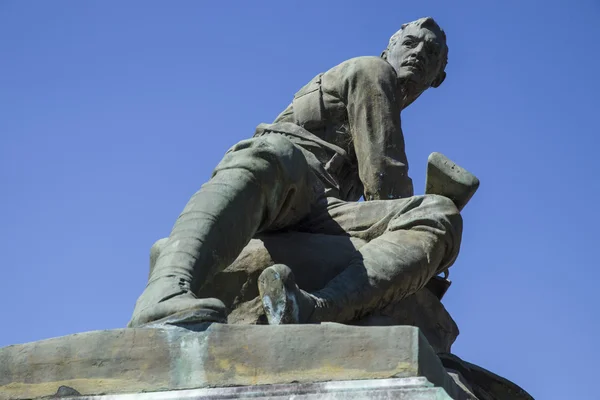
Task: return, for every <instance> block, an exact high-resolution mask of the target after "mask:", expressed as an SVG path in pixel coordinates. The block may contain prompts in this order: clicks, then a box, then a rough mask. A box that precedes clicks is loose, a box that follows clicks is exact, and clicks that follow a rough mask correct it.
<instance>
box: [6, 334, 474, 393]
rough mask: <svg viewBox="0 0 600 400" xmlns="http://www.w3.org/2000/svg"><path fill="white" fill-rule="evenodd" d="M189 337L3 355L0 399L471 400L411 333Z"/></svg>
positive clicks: (22, 348) (83, 340) (10, 350)
mask: <svg viewBox="0 0 600 400" xmlns="http://www.w3.org/2000/svg"><path fill="white" fill-rule="evenodd" d="M196 328H197V329H195V331H191V330H187V329H182V328H177V327H172V328H166V329H162V328H161V329H157V328H143V329H117V330H109V331H95V332H87V333H81V334H75V335H70V336H65V337H60V338H54V339H49V340H44V341H40V342H34V343H27V344H22V345H14V346H8V347H5V348H2V349H0V399H27V398H40V397H45V396H52V395H55V394H57V391H58V393H59V394H64V395H76V396H77V397H80V398H88V397H90V396H101V395H113V396H110V398H121V397H122V398H123V399H126V398H127V399H130V398H133V397H134V396H132V395H133V394H136V396H135V398H138V396H139V398H147V399H167V398H168V399H177V398H182V399H183V398H185V399H195V398H199V399H200V398H249V397H252V398H270V399H280V398H290V397H291V396H293V397H294V398H333V399H337V398H340V399H341V398H346V399H347V398H378V399H387V398H398V399H469V398H474V397H473V396H472V395H470V394H469V393H468V389H466V387H463V388H461V386H460V382H459V384H457V383H455V381H454V380H453V378H452V377H451V376H450V375H449V374H448V373H447V371H446V370H445V369H444V367H443V366H442V363H441V362H440V360H439V358H438V357H437V355H436V354H435V352H434V351H433V349H432V348H431V346H430V345H429V344H428V343H427V340H426V339H425V337H424V336H423V335H422V334H421V333H420V332H419V329H418V328H415V327H411V326H388V327H356V326H346V325H340V324H321V325H288V326H251V325H248V326H245V325H222V324H212V325H210V324H203V325H200V326H198V327H196ZM61 386H62V388H61V389H60V391H59V388H60V387H61ZM142 393H143V396H142ZM114 395H118V396H117V397H114Z"/></svg>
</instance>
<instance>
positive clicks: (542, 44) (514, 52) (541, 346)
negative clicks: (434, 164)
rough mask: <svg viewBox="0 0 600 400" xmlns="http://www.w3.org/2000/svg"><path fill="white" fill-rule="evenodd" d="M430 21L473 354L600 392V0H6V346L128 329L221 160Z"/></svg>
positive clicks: (2, 333)
mask: <svg viewBox="0 0 600 400" xmlns="http://www.w3.org/2000/svg"><path fill="white" fill-rule="evenodd" d="M427 15H431V16H433V17H434V18H436V20H437V21H438V22H439V23H440V25H441V26H442V27H443V28H444V29H445V31H446V33H447V35H448V44H449V47H450V54H449V64H448V68H447V72H448V77H447V79H446V81H445V82H444V84H443V85H442V86H441V87H440V88H438V89H432V90H430V91H428V92H427V93H425V94H424V95H423V96H422V97H421V98H420V99H419V100H418V101H417V102H415V103H414V104H413V105H411V106H410V107H409V108H408V109H407V110H406V111H405V112H404V113H403V129H404V134H405V139H406V146H407V153H408V157H409V161H410V166H411V176H412V178H413V180H414V182H415V190H416V192H417V193H422V192H423V187H424V181H425V166H426V159H427V156H428V154H429V153H431V152H433V151H440V152H442V153H444V154H446V155H447V156H449V157H450V158H452V159H453V160H455V161H456V162H457V163H459V164H460V165H462V166H464V167H465V168H467V169H469V170H471V171H472V172H473V173H475V174H476V175H477V176H478V177H479V178H480V179H481V187H480V189H479V192H478V193H477V194H476V196H475V197H474V198H473V199H472V201H471V203H470V204H469V205H468V206H467V208H466V209H465V210H464V213H463V215H464V220H465V230H464V236H463V246H462V250H461V255H460V257H459V259H458V261H457V263H456V264H455V266H454V267H453V268H452V270H451V279H452V280H453V285H452V287H451V289H450V290H449V292H448V294H447V295H446V297H445V298H444V303H445V306H446V308H447V309H448V310H449V312H450V313H451V314H452V316H453V317H454V319H455V320H456V321H457V323H458V325H459V327H460V330H461V334H460V336H459V338H458V340H457V342H456V344H455V346H454V348H453V351H454V353H456V354H457V355H458V356H460V357H462V358H463V359H465V360H467V361H470V362H473V363H476V364H479V365H481V366H483V367H485V368H487V369H490V370H492V371H494V372H496V373H497V374H500V375H502V376H505V377H507V378H509V379H511V380H513V381H515V382H516V383H518V384H519V385H521V386H523V387H524V388H525V389H526V390H528V391H529V392H530V393H531V394H532V395H533V396H534V397H536V398H538V399H566V398H581V399H592V398H597V397H596V396H597V390H598V389H597V385H596V379H597V377H596V375H597V371H598V367H597V360H598V359H599V358H600V352H599V351H598V346H597V342H596V339H597V337H598V329H599V328H600V326H599V325H600V323H599V313H598V306H599V305H600V304H599V301H598V293H597V288H598V279H599V278H598V273H597V268H598V264H599V262H598V259H599V257H598V253H596V250H598V249H599V248H600V246H599V244H598V243H599V242H598V227H599V226H600V206H599V205H598V198H600V179H598V177H597V175H596V174H597V173H598V171H599V168H598V165H597V162H598V161H597V159H598V154H599V153H598V148H599V147H600V140H599V139H598V133H599V131H600V128H599V122H600V121H599V118H598V108H599V107H598V106H599V105H600V102H599V101H598V93H600V79H599V77H598V71H600V55H599V52H598V49H600V45H599V41H600V25H599V24H598V20H599V19H600V3H598V1H597V0H575V1H573V0H569V1H567V0H565V1H537V2H534V1H524V0H521V1H502V2H499V1H498V2H481V1H453V2H447V1H437V2H436V1H418V2H416V1H415V2H399V1H383V0H382V1H378V2H367V1H360V2H359V1H348V0H346V1H334V0H328V1H278V2H275V1H253V2H247V1H220V2H216V1H215V2H208V1H177V2H166V1H164V2H158V1H125V2H116V1H114V2H101V1H87V2H76V1H54V2H32V1H2V2H0V55H1V56H0V57H1V60H0V88H1V90H0V110H1V111H0V115H1V118H0V183H1V187H2V200H1V205H2V207H0V221H1V224H0V254H2V267H1V268H0V271H1V275H0V310H2V322H0V346H5V345H9V344H15V343H23V342H28V341H34V340H40V339H44V338H49V337H54V336H60V335H66V334H71V333H75V332H81V331H89V330H96V329H111V328H119V327H123V326H125V324H126V323H127V321H128V319H129V317H130V314H131V311H132V309H133V305H134V303H135V300H136V298H137V296H138V295H139V294H140V293H141V291H142V289H143V287H144V285H145V279H146V277H147V270H148V252H149V249H150V246H151V245H152V243H153V242H154V241H155V240H156V239H159V238H161V237H164V236H166V235H168V234H169V231H170V228H171V227H172V225H173V223H174V222H175V219H176V217H177V216H178V214H179V212H180V211H181V210H182V208H183V206H184V205H185V203H186V202H187V200H188V198H189V197H190V195H191V194H193V192H194V191H195V190H197V189H198V188H199V186H200V185H201V184H202V183H203V182H204V181H205V180H206V179H207V178H208V177H209V175H210V173H211V171H212V168H214V166H215V165H216V163H217V162H218V161H219V159H220V157H221V156H222V154H223V153H224V152H225V151H226V150H227V149H228V148H229V147H230V146H231V145H233V144H234V143H235V142H237V141H239V140H241V139H244V138H247V137H249V136H251V135H252V133H253V131H254V128H255V126H256V125H257V124H258V123H260V122H270V121H272V120H273V119H274V118H275V116H277V114H278V113H279V112H280V111H281V110H283V108H284V107H285V106H286V105H287V104H288V103H289V102H290V100H291V97H292V96H293V94H294V92H296V91H297V90H298V89H299V88H300V87H301V86H303V85H304V84H305V83H306V82H307V81H308V80H309V79H311V78H312V77H313V76H314V75H316V74H317V73H319V72H322V71H325V70H327V69H329V68H331V67H333V66H334V65H336V64H337V63H339V62H342V61H344V60H345V59H348V58H351V57H355V56H361V55H379V54H380V52H381V51H382V50H383V49H384V48H385V46H386V44H387V40H388V38H389V36H390V35H391V34H392V33H394V32H395V31H396V30H397V29H398V28H399V26H400V24H401V23H403V22H408V21H411V20H414V19H416V18H419V17H422V16H427Z"/></svg>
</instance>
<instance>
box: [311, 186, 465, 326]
mask: <svg viewBox="0 0 600 400" xmlns="http://www.w3.org/2000/svg"><path fill="white" fill-rule="evenodd" d="M314 229H316V230H318V231H337V232H347V234H349V235H351V236H354V237H360V238H363V239H366V240H369V242H368V243H367V244H366V245H365V246H363V247H361V248H360V250H358V251H357V252H356V254H355V257H354V259H353V260H352V261H351V263H350V265H349V266H348V268H347V269H345V270H344V271H342V272H341V273H340V274H339V275H338V276H336V277H335V278H334V279H332V280H331V281H330V282H329V283H328V284H327V285H326V286H325V287H324V288H323V289H322V290H319V291H317V292H314V293H313V294H312V295H311V296H312V297H313V298H314V299H315V302H316V308H315V311H314V312H313V313H312V315H311V317H310V319H309V322H321V321H333V322H347V321H350V320H353V319H356V318H360V317H362V316H364V315H366V314H368V313H369V312H371V311H373V310H375V309H377V308H380V307H382V306H384V305H386V304H389V303H390V302H392V301H397V300H400V299H402V298H404V297H406V296H409V295H411V294H413V293H415V292H416V291H418V290H419V289H421V288H422V287H423V286H425V284H426V283H427V282H428V281H429V279H431V278H432V277H433V276H435V275H436V274H438V273H439V272H441V271H443V270H445V269H447V268H449V267H450V266H451V265H452V263H454V261H455V259H456V257H457V256H458V252H459V248H460V241H461V234H462V218H461V216H460V213H459V211H458V209H457V208H456V206H455V205H454V203H452V201H451V200H449V199H447V198H446V197H443V196H438V195H425V196H415V197H411V198H408V199H399V200H386V201H371V202H364V203H346V202H335V203H334V204H333V205H332V207H331V209H330V218H325V219H322V220H321V221H320V222H317V223H316V224H315V225H314Z"/></svg>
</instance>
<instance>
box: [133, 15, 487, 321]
mask: <svg viewBox="0 0 600 400" xmlns="http://www.w3.org/2000/svg"><path fill="white" fill-rule="evenodd" d="M447 57H448V47H447V45H446V36H445V34H444V31H443V30H442V29H441V28H440V27H439V26H438V25H437V23H436V22H435V21H434V20H433V19H432V18H422V19H419V20H417V21H413V22H410V23H408V24H404V25H403V26H402V28H401V29H400V30H399V31H398V32H396V33H395V34H394V35H393V36H392V37H391V39H390V41H389V44H388V47H387V48H386V50H385V51H384V52H383V54H382V55H381V57H358V58H353V59H351V60H348V61H345V62H343V63H341V64H339V65H337V66H335V67H333V68H332V69H330V70H329V71H327V72H325V73H323V74H319V75H317V76H316V77H315V78H314V79H312V80H311V81H310V82H309V83H308V84H307V85H306V86H304V87H303V88H302V89H301V90H300V91H299V92H298V93H297V94H296V95H295V96H294V99H293V101H292V103H291V104H290V105H289V106H288V107H287V108H286V109H285V110H284V111H283V112H282V113H281V114H280V115H279V116H278V117H277V119H276V120H275V121H274V122H273V123H272V124H261V125H259V126H258V128H257V129H256V132H255V134H254V137H252V138H251V139H248V140H244V141H242V142H240V143H238V144H236V145H235V146H233V147H232V148H231V149H230V150H229V151H228V152H227V153H226V154H225V156H224V158H223V160H222V161H221V162H220V163H219V165H218V166H217V167H216V169H215V170H214V172H213V175H212V178H211V179H210V180H209V181H208V182H207V183H205V184H204V185H203V186H202V187H201V188H200V190H199V191H198V192H196V193H195V194H194V195H193V196H192V198H191V199H190V201H189V202H188V204H187V205H186V207H185V208H184V210H183V212H182V213H181V215H180V216H179V218H178V220H177V222H176V223H175V226H174V227H173V230H172V232H171V234H170V236H169V237H168V238H167V239H166V240H165V241H164V242H163V243H162V246H161V249H160V254H157V258H156V262H155V265H154V268H153V269H152V272H151V275H150V278H149V282H148V285H147V287H146V289H145V290H144V292H143V293H142V295H141V296H140V298H139V299H138V301H137V303H136V307H135V311H134V314H133V317H132V319H131V321H130V322H129V326H131V327H136V326H140V325H144V324H148V323H160V322H161V321H162V322H164V321H169V322H171V323H173V322H175V323H181V324H185V323H195V322H210V321H218V322H224V321H225V320H226V310H225V306H224V305H223V303H222V302H221V301H220V300H218V299H213V298H197V296H196V293H198V291H199V289H200V288H201V287H202V285H204V284H205V283H206V282H209V281H210V278H211V277H213V276H214V275H215V274H216V273H218V272H219V271H222V270H223V269H224V268H226V267H227V266H228V265H230V264H231V263H232V262H233V261H234V260H235V259H236V257H237V256H238V255H239V254H240V252H241V251H242V249H243V248H244V246H246V244H248V242H249V241H250V240H251V239H252V238H253V237H254V236H255V235H257V234H260V233H268V232H274V233H276V232H281V231H284V230H285V231H298V232H309V233H320V234H323V233H324V234H329V235H339V236H341V237H347V238H360V239H362V240H365V241H366V242H367V244H366V245H364V246H362V247H361V248H360V249H358V250H356V252H355V254H354V257H353V258H352V260H351V261H350V263H349V265H348V266H347V268H345V269H344V270H343V271H342V272H341V273H340V274H339V275H337V276H336V277H335V278H334V279H332V280H331V281H330V282H329V283H328V284H327V285H326V286H325V287H324V288H322V289H321V290H317V291H313V292H311V293H308V292H306V291H303V290H302V289H301V288H298V286H297V285H296V284H295V281H294V276H293V274H292V273H291V271H290V270H289V268H287V267H286V266H285V265H281V264H278V265H274V266H271V267H269V268H267V269H266V270H264V271H263V273H262V274H261V276H260V278H259V282H258V284H259V291H260V295H261V298H262V302H263V306H264V309H265V312H266V315H267V318H268V320H269V323H271V324H280V323H313V322H322V321H333V322H346V321H349V320H351V319H355V318H357V317H360V316H361V315H366V314H367V313H369V312H370V311H372V310H374V309H376V308H377V307H380V306H381V305H382V304H386V303H389V302H390V301H396V300H398V299H401V298H404V297H406V296H408V295H410V294H412V293H415V292H416V291H417V290H419V289H420V288H422V287H423V286H424V285H425V284H426V283H427V282H428V281H429V280H430V279H431V278H432V277H434V276H435V275H437V274H439V273H440V272H442V271H444V270H446V269H447V268H449V267H450V266H451V265H452V264H453V262H454V261H455V259H456V257H457V255H458V252H459V247H460V242H461V233H462V219H461V215H460V211H459V209H460V208H461V207H462V205H464V201H462V203H461V202H460V201H457V199H452V200H451V199H450V198H448V197H446V196H442V195H438V194H426V195H422V196H414V193H413V185H412V181H411V179H410V178H409V176H408V162H407V158H406V154H405V146H404V138H403V134H402V130H401V126H400V113H401V111H402V110H403V109H404V108H406V107H407V106H408V105H409V104H411V103H412V102H413V101H415V100H416V99H417V98H418V97H419V96H420V95H421V94H422V93H423V92H424V91H425V90H427V89H428V88H430V87H438V86H439V85H440V84H441V83H442V82H443V81H444V79H445V77H446V73H445V67H446V64H447ZM477 183H478V182H477ZM362 196H364V200H365V201H363V202H360V201H359V200H360V198H361V197H362ZM450 197H451V196H450ZM453 200H454V201H453ZM463 200H464V199H463ZM467 200H468V199H467ZM331 251H335V249H331Z"/></svg>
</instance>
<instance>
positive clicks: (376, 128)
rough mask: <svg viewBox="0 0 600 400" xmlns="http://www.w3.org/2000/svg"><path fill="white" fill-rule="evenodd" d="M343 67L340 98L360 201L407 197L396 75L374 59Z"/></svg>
mask: <svg viewBox="0 0 600 400" xmlns="http://www.w3.org/2000/svg"><path fill="white" fill-rule="evenodd" d="M343 69H344V73H343V75H344V76H343V77H342V82H343V85H342V88H341V92H342V93H340V95H341V97H342V99H344V101H345V103H346V107H347V111H348V122H349V125H350V126H349V127H350V132H351V133H352V140H353V142H354V150H355V153H356V158H357V160H358V173H359V177H360V180H361V182H362V184H363V186H364V196H365V200H367V201H368V200H384V199H396V198H405V197H410V196H412V195H413V184H412V179H410V177H409V176H408V161H407V158H406V153H405V150H404V137H403V135H402V130H401V127H400V111H401V108H400V107H401V105H400V99H398V98H396V97H397V96H398V94H397V93H398V92H397V78H396V72H395V71H394V69H393V68H392V66H391V65H389V64H388V63H387V62H386V61H385V60H383V59H381V58H378V57H361V58H357V59H353V60H350V61H349V64H348V65H346V66H344V68H343Z"/></svg>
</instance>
